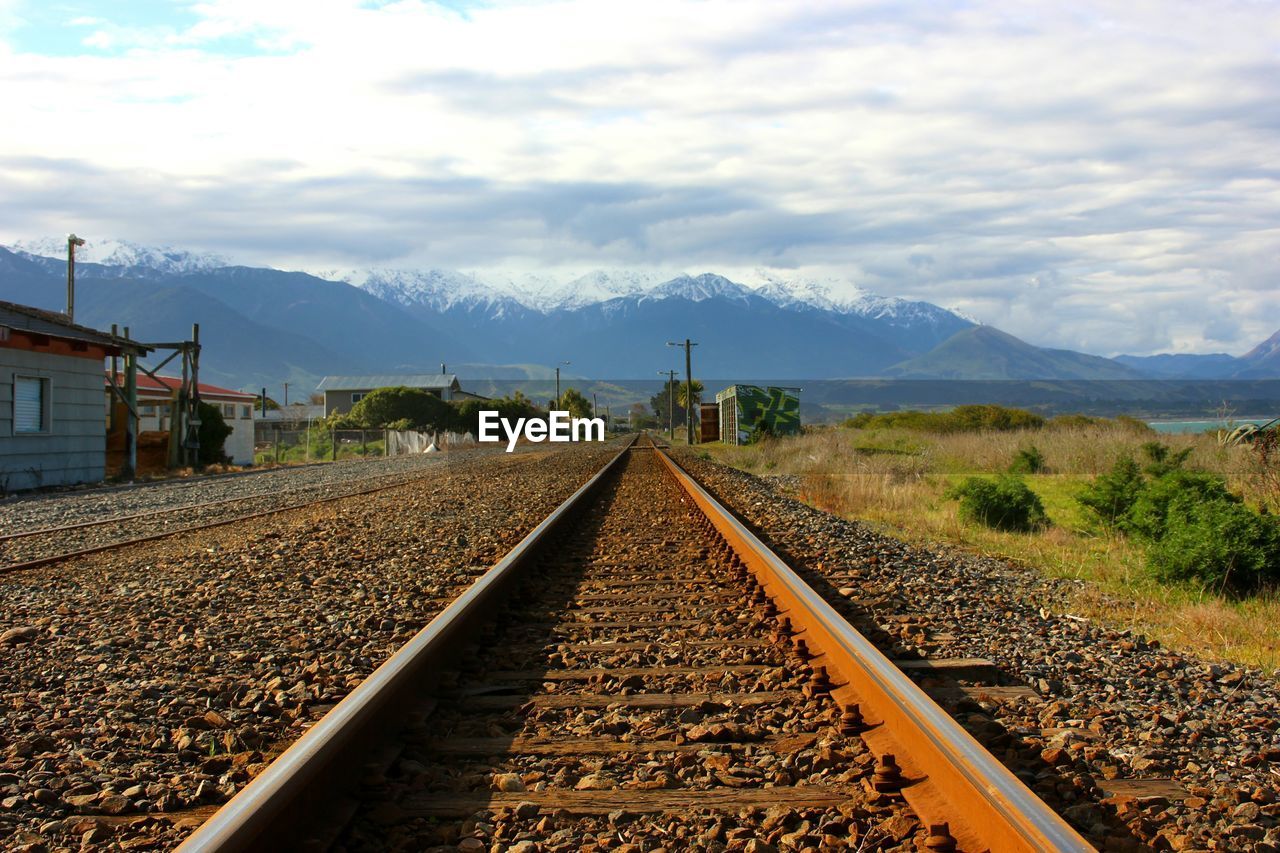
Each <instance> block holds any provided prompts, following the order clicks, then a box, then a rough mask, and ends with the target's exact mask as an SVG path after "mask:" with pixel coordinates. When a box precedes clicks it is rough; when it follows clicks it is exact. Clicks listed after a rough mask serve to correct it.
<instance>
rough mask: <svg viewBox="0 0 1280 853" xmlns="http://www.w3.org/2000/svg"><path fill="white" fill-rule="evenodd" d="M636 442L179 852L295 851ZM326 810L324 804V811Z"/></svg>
mask: <svg viewBox="0 0 1280 853" xmlns="http://www.w3.org/2000/svg"><path fill="white" fill-rule="evenodd" d="M634 441H635V439H634V438H633V439H631V440H630V441H628V442H627V446H626V447H624V448H623V449H622V451H621V452H619V453H618V454H617V455H616V456H614V457H613V458H612V459H611V460H610V461H609V462H608V463H607V464H606V465H605V466H604V467H603V468H601V469H600V471H598V472H597V473H596V474H595V476H593V477H592V478H591V479H590V480H588V481H587V482H586V483H585V484H584V485H583V486H582V487H581V488H579V489H578V490H577V491H576V492H574V493H573V494H572V495H570V496H569V497H568V498H567V499H566V500H565V501H564V503H562V504H560V506H558V507H556V509H555V510H554V511H553V512H552V513H551V514H550V515H549V516H547V517H546V518H545V519H543V521H542V522H541V523H540V524H539V525H538V526H537V527H535V528H534V529H533V530H532V531H530V532H529V534H528V535H527V536H525V537H524V539H522V540H520V543H519V544H517V545H516V547H515V548H513V549H512V550H511V551H509V552H508V553H507V555H506V556H504V557H503V558H502V559H501V560H500V561H498V563H496V564H495V565H494V566H493V568H491V569H489V571H487V572H486V573H485V574H484V575H483V576H482V577H481V578H480V579H479V580H477V581H476V582H475V583H474V584H472V585H471V587H470V588H468V589H467V591H466V592H464V593H463V594H462V595H460V596H459V597H458V598H456V599H454V600H453V602H452V603H450V604H449V606H448V607H446V608H445V609H444V610H443V611H442V612H441V613H440V614H439V615H437V616H436V617H435V618H434V619H432V620H431V622H429V623H428V624H427V626H426V627H425V628H423V629H422V630H421V631H419V632H418V633H417V634H416V635H414V637H413V639H411V640H409V642H408V643H406V644H405V645H404V646H402V647H401V648H400V650H399V651H397V652H396V653H395V654H394V655H392V656H391V657H390V658H388V659H387V660H386V661H385V662H384V663H383V664H382V665H381V666H379V667H378V668H377V669H376V670H374V672H373V674H372V675H370V676H369V677H368V678H366V679H365V680H364V681H363V682H361V683H360V686H359V687H357V688H356V689H355V690H353V691H352V692H351V693H349V694H348V695H347V697H346V698H345V699H343V700H342V701H341V702H339V703H338V704H337V705H335V706H334V707H333V708H332V709H331V710H330V711H329V713H327V714H325V716H324V717H323V718H321V720H320V722H318V723H316V724H315V725H314V726H312V727H311V728H310V729H309V730H308V731H307V733H306V734H305V735H303V736H302V737H301V738H299V739H298V740H297V741H295V742H294V744H293V745H292V746H291V747H289V749H287V750H286V751H285V752H284V753H283V754H282V755H281V756H280V757H279V758H277V759H276V760H275V761H273V762H272V763H271V765H270V766H268V767H267V769H266V770H264V771H263V772H262V773H261V774H260V775H259V776H258V777H257V778H255V779H254V780H253V781H252V782H251V783H250V784H249V785H247V786H246V787H245V788H244V789H243V790H241V791H240V793H238V794H236V795H235V797H233V798H232V799H231V801H230V802H228V803H227V804H226V805H224V806H223V807H222V808H220V809H219V810H218V811H217V812H216V813H215V814H214V815H213V817H211V818H210V819H209V820H208V821H206V822H205V823H204V824H203V825H201V827H200V828H199V829H197V830H196V831H195V832H194V833H193V834H192V835H190V836H189V837H188V838H187V839H186V841H184V842H183V843H182V845H181V846H179V847H178V850H179V851H182V853H196V851H200V853H207V851H218V853H230V851H242V850H284V849H294V848H296V847H297V846H298V845H299V842H300V841H301V839H302V838H303V837H305V834H306V830H307V829H309V828H312V827H313V825H314V823H313V822H314V821H315V820H317V819H320V820H323V819H324V818H325V817H327V815H325V814H323V813H321V814H320V815H316V814H314V812H313V810H312V809H309V808H307V807H306V805H305V804H307V803H308V801H310V800H312V796H311V795H312V794H313V793H314V788H315V787H316V786H318V785H321V784H323V783H324V782H325V781H330V782H331V781H332V780H333V779H335V778H347V779H349V780H352V779H358V777H359V772H358V770H359V768H360V767H361V766H362V765H363V764H364V763H365V762H367V760H368V758H369V756H368V755H366V753H365V749H366V748H367V746H368V744H369V742H370V731H371V730H374V731H376V730H378V729H379V728H382V727H385V726H386V725H388V724H389V721H390V720H393V719H394V718H396V717H397V716H399V715H400V714H402V713H403V712H404V711H405V710H406V706H407V705H408V704H410V703H411V702H412V701H413V700H414V698H415V697H418V696H420V695H422V692H423V690H424V686H427V685H429V684H430V683H431V681H432V677H433V675H434V671H435V670H436V669H439V668H442V667H444V666H446V665H447V664H448V662H449V661H450V659H451V658H450V656H451V655H452V654H453V652H454V651H456V649H457V647H458V645H459V643H460V642H461V641H462V640H463V639H465V638H466V637H467V636H468V635H469V634H470V633H471V632H472V631H474V629H475V628H476V627H477V626H478V624H479V623H480V622H481V621H482V620H483V619H485V618H486V616H487V614H488V612H489V609H490V608H489V607H488V605H491V604H492V603H493V602H494V601H495V600H498V598H499V597H500V595H501V594H502V593H503V592H504V591H505V589H506V588H507V587H509V586H510V584H511V583H512V581H513V580H514V578H515V576H516V575H517V574H518V573H519V571H520V569H521V568H522V567H523V566H524V565H525V563H526V561H527V560H528V559H529V558H530V556H531V555H532V554H533V553H534V552H535V551H536V549H537V548H538V546H539V545H540V544H542V543H543V541H544V540H546V539H547V538H548V536H549V535H550V534H551V533H552V532H553V531H554V530H555V529H556V528H557V527H558V526H560V525H561V524H562V523H563V521H564V519H565V518H566V517H568V516H569V515H571V514H572V513H573V512H574V510H575V509H577V508H578V507H579V506H581V505H582V503H583V501H582V498H583V497H585V496H586V495H588V494H589V493H590V492H591V491H592V490H593V489H595V487H596V486H597V484H598V483H600V481H601V480H603V479H604V478H605V476H607V475H608V473H609V472H610V471H612V470H613V468H614V467H615V466H616V465H617V464H618V461H619V460H620V459H622V458H623V457H624V456H625V455H626V453H627V451H628V450H630V448H631V445H632V444H634ZM321 807H322V808H323V806H321Z"/></svg>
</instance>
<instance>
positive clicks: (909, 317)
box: [756, 273, 978, 326]
mask: <svg viewBox="0 0 1280 853" xmlns="http://www.w3.org/2000/svg"><path fill="white" fill-rule="evenodd" d="M762 277H763V278H764V283H763V284H762V285H761V286H760V287H759V288H758V289H757V290H756V293H758V294H759V295H760V296H763V297H764V298H765V299H768V300H769V301H770V302H773V303H774V304H775V305H779V306H781V307H784V308H804V307H808V308H816V309H818V310H820V311H831V312H834V313H836V314H855V315H857V316H859V317H865V318H867V319H868V320H880V321H883V322H886V323H889V324H890V325H895V326H920V325H925V326H938V325H940V324H950V323H951V322H953V321H954V320H955V319H956V318H959V319H961V320H964V321H965V322H968V323H977V322H978V321H977V320H974V319H973V318H971V317H967V316H965V315H963V314H960V313H959V312H957V311H952V310H948V309H946V308H940V307H938V306H937V305H934V304H933V303H931V302H920V301H916V300H911V299H901V298H899V297H897V296H880V295H879V294H876V293H872V292H871V291H869V290H865V289H863V288H861V287H858V286H857V285H855V284H853V283H851V282H848V281H844V280H841V279H825V280H820V279H810V278H793V279H784V278H778V277H775V276H773V275H769V274H767V273H766V274H763V276H762Z"/></svg>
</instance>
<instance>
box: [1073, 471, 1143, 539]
mask: <svg viewBox="0 0 1280 853" xmlns="http://www.w3.org/2000/svg"><path fill="white" fill-rule="evenodd" d="M1144 486H1145V481H1144V480H1143V479H1142V471H1140V470H1139V469H1138V463H1137V462H1134V461H1133V459H1132V457H1129V456H1124V457H1121V458H1120V459H1119V460H1118V461H1117V462H1116V464H1115V467H1113V468H1112V469H1111V470H1110V471H1109V472H1107V473H1106V474H1100V475H1098V476H1097V477H1096V478H1094V481H1093V482H1092V483H1090V484H1089V485H1088V486H1086V487H1085V489H1084V491H1083V492H1081V493H1080V495H1079V496H1077V498H1076V500H1077V501H1079V502H1080V503H1081V504H1082V505H1083V506H1085V507H1087V508H1088V509H1090V510H1093V512H1094V513H1096V514H1097V515H1098V517H1099V518H1101V519H1102V520H1103V521H1105V522H1106V523H1107V524H1109V525H1112V526H1118V525H1119V524H1120V522H1121V521H1122V520H1123V519H1124V518H1125V517H1127V516H1128V514H1129V510H1130V509H1131V508H1132V507H1133V505H1134V503H1135V502H1136V501H1137V500H1138V495H1140V494H1142V490H1143V488H1144Z"/></svg>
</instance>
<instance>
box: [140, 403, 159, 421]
mask: <svg viewBox="0 0 1280 853" xmlns="http://www.w3.org/2000/svg"><path fill="white" fill-rule="evenodd" d="M138 411H139V412H140V413H141V415H142V417H144V418H154V417H155V416H156V407H155V406H154V405H151V406H141V407H140V408H139V410H138Z"/></svg>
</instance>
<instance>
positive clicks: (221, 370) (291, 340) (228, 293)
mask: <svg viewBox="0 0 1280 853" xmlns="http://www.w3.org/2000/svg"><path fill="white" fill-rule="evenodd" d="M65 247H66V244H65V242H64V241H56V240H55V241H31V242H25V243H19V244H15V245H14V246H11V247H8V248H4V247H0V299H4V300H8V301H12V302H20V303H23V304H27V305H34V306H36V307H40V308H46V309H50V310H55V311H59V310H63V309H64V308H65V292H66V290H65V288H66V260H65ZM759 278H760V280H759V281H758V282H757V283H756V286H754V287H748V286H746V285H744V284H741V283H738V282H735V281H731V280H730V279H728V278H726V277H724V276H721V275H717V274H714V273H704V274H701V275H694V276H691V275H684V274H677V275H665V276H664V275H658V274H654V273H647V272H635V271H597V272H592V273H589V274H587V275H583V276H578V277H576V278H572V279H567V280H558V279H554V278H550V277H539V276H534V275H510V276H507V275H503V276H494V275H486V276H484V277H483V278H482V277H480V276H478V275H475V274H470V273H464V272H459V271H456V270H442V269H429V270H423V271H417V270H414V271H408V270H388V269H369V270H318V271H314V272H312V273H306V272H284V271H281V270H275V269H267V268H256V267H245V266H236V265H232V264H230V263H228V262H227V261H226V260H225V259H223V258H220V257H218V256H214V255H197V254H192V253H189V252H185V251H182V250H175V249H156V248H151V247H143V246H138V245H136V244H131V243H126V242H121V241H112V242H103V243H97V244H90V245H89V246H87V247H85V250H82V252H81V254H80V255H78V257H77V263H76V320H77V322H80V323H85V324H87V325H92V326H96V327H98V328H110V326H111V324H113V323H116V324H119V325H121V326H128V327H129V328H130V331H131V334H132V335H133V336H134V337H135V338H137V339H140V340H181V339H185V338H188V337H189V336H190V331H191V324H192V323H194V322H198V323H199V324H200V326H201V342H202V343H203V344H204V349H203V353H202V356H201V371H202V372H201V375H202V377H204V378H206V379H208V380H209V381H211V382H214V383H216V384H221V385H228V386H230V387H235V388H247V389H256V388H259V387H263V386H266V387H268V388H271V389H277V388H278V387H279V385H280V383H281V382H286V381H287V382H290V383H291V385H293V386H294V387H296V388H297V389H298V390H299V391H303V392H305V391H307V390H309V389H310V388H312V387H314V385H315V383H316V382H317V381H318V379H319V378H320V377H321V376H324V375H325V374H346V375H350V374H358V373H396V372H406V373H407V372H424V371H425V372H433V371H436V370H438V369H439V367H440V365H441V363H446V364H448V365H450V366H451V372H455V371H456V372H461V373H463V376H464V378H466V377H467V376H477V377H479V376H484V377H491V378H513V379H515V378H527V377H537V376H539V375H543V376H545V375H549V373H550V371H551V370H552V369H553V368H552V367H551V366H554V365H556V364H563V363H564V362H566V361H567V362H570V364H569V365H565V366H564V371H565V373H566V375H568V376H574V375H577V376H589V377H594V378H617V379H624V378H625V379H635V378H655V377H656V373H657V372H658V371H659V370H660V369H661V370H665V369H666V368H669V367H670V368H676V369H679V368H681V367H683V364H682V362H683V356H682V354H679V353H677V352H676V351H675V350H673V349H671V348H669V347H667V345H666V344H667V342H668V341H673V342H674V341H677V340H680V341H683V339H684V338H686V337H688V338H692V339H693V340H694V341H696V342H697V343H698V347H697V348H696V349H695V350H694V364H695V368H696V369H695V373H697V374H700V375H703V376H725V377H734V376H740V377H751V378H752V379H755V380H767V379H783V378H788V377H791V378H794V377H805V378H812V379H826V378H847V377H886V378H901V379H1061V380H1080V379H1085V380H1089V379H1147V378H1153V377H1154V378H1195V379H1216V378H1275V377H1280V332H1277V334H1276V335H1273V336H1272V338H1270V339H1269V340H1268V341H1267V342H1264V343H1263V344H1260V345H1259V346H1258V347H1256V348H1254V349H1253V350H1251V351H1250V352H1249V353H1246V354H1245V355H1244V356H1242V357H1240V358H1233V357H1231V356H1229V355H1225V354H1215V355H1206V356H1195V355H1159V356H1145V357H1143V356H1121V357H1118V358H1116V359H1107V358H1102V357H1099V356H1092V355H1086V354H1083V353H1076V352H1071V351H1068V350H1055V349H1045V348H1040V347H1036V346H1033V345H1032V344H1029V343H1027V342H1025V341H1021V340H1019V339H1017V338H1015V337H1013V336H1012V335H1008V334H1006V333H1004V332H1001V331H1000V330H998V329H995V328H993V327H990V326H983V325H981V324H979V323H977V322H976V321H975V320H973V319H972V318H969V317H966V316H964V315H962V314H960V313H958V312H956V311H951V310H948V309H945V308H941V307H939V306H937V305H933V304H930V303H928V302H921V301H912V300H906V299H900V298H896V297H885V296H879V295H876V294H873V293H869V292H867V291H865V290H862V289H860V288H857V287H855V286H853V285H851V284H850V283H848V282H842V281H838V280H826V281H818V280H812V279H782V278H777V277H769V276H764V275H761V276H760V277H759ZM462 365H465V366H466V369H465V371H464V369H463V367H462ZM504 366H508V367H504ZM540 366H541V367H540ZM273 393H274V390H273Z"/></svg>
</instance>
